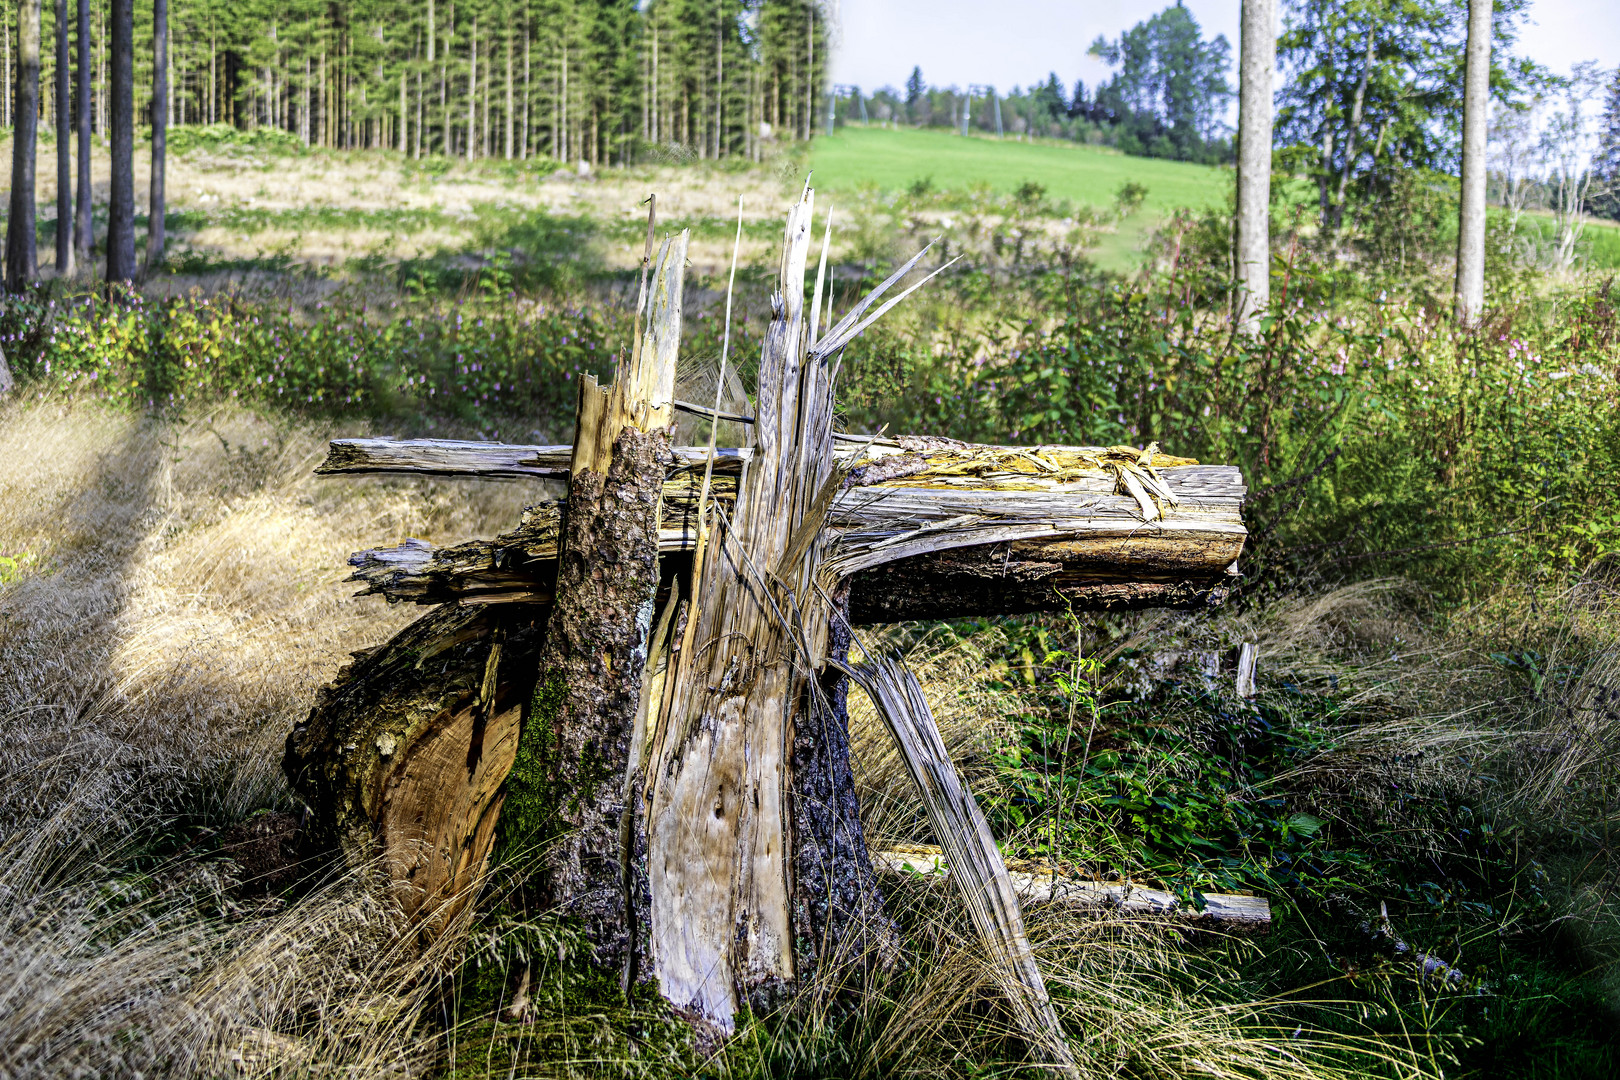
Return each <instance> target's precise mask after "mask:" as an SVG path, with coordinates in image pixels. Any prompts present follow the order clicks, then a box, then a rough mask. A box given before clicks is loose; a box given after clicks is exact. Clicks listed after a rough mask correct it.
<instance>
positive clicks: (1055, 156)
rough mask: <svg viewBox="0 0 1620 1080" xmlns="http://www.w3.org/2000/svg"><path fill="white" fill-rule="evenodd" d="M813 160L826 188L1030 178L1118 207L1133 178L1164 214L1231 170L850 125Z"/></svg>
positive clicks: (1150, 206)
mask: <svg viewBox="0 0 1620 1080" xmlns="http://www.w3.org/2000/svg"><path fill="white" fill-rule="evenodd" d="M811 162H812V165H813V167H814V168H815V186H816V187H817V188H818V189H820V190H823V191H827V190H831V191H840V190H851V189H854V188H856V187H859V186H860V185H861V184H876V185H877V186H878V187H880V188H885V189H890V190H893V189H899V188H904V187H907V186H909V185H910V184H912V183H913V182H914V181H917V180H921V179H928V178H931V179H932V180H933V184H934V187H935V188H940V189H945V190H963V189H966V188H967V187H969V186H970V185H972V184H975V183H987V184H989V185H990V186H991V188H993V189H994V190H996V191H998V192H1001V193H1004V194H1005V193H1008V192H1011V191H1013V190H1014V189H1016V188H1017V187H1018V185H1019V184H1021V183H1023V182H1024V181H1026V180H1033V181H1034V182H1035V183H1037V184H1044V185H1045V186H1046V193H1047V195H1048V196H1049V197H1050V198H1053V199H1069V200H1072V201H1074V202H1077V203H1089V204H1090V205H1092V206H1097V207H1107V206H1111V205H1113V202H1114V193H1115V192H1117V191H1118V190H1119V188H1120V185H1122V184H1124V183H1126V182H1127V181H1131V180H1134V181H1136V182H1137V183H1138V184H1141V185H1142V186H1143V187H1145V188H1147V189H1148V194H1147V200H1146V201H1145V202H1144V203H1143V206H1144V208H1145V209H1147V210H1154V211H1159V212H1161V213H1162V212H1164V211H1166V210H1173V209H1175V208H1176V207H1179V206H1192V207H1202V206H1208V205H1211V204H1214V203H1219V202H1220V201H1221V200H1222V199H1224V198H1225V197H1226V186H1227V184H1229V183H1230V176H1231V174H1230V173H1229V172H1227V171H1226V170H1223V169H1214V168H1210V167H1208V166H1205V165H1189V164H1187V163H1185V162H1180V161H1161V160H1159V159H1157V158H1139V157H1127V156H1125V155H1124V154H1121V153H1118V152H1117V151H1114V150H1109V149H1106V148H1103V147H1096V146H1073V145H1065V144H1062V143H1055V142H1038V143H1027V142H1017V141H1015V140H1014V139H1011V138H1006V139H1000V140H997V139H992V138H985V137H982V136H968V137H967V138H963V137H962V136H960V135H952V134H949V133H947V132H943V131H935V130H916V129H912V128H875V127H868V128H860V127H853V126H851V127H847V128H845V129H844V130H842V131H840V132H839V133H838V134H836V135H832V136H825V135H824V136H820V137H818V138H817V139H816V143H815V150H814V151H813V153H812V157H811Z"/></svg>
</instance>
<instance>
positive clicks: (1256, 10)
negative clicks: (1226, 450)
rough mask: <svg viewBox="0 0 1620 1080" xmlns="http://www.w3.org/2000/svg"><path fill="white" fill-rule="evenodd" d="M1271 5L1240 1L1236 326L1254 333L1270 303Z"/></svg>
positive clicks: (1266, 0) (1273, 64)
mask: <svg viewBox="0 0 1620 1080" xmlns="http://www.w3.org/2000/svg"><path fill="white" fill-rule="evenodd" d="M1275 22H1276V9H1275V0H1243V24H1242V38H1241V40H1240V44H1239V48H1240V49H1241V55H1240V56H1239V58H1238V63H1239V65H1240V68H1241V70H1240V72H1239V76H1238V148H1237V156H1238V162H1237V185H1238V192H1237V250H1236V252H1235V257H1234V262H1235V263H1236V264H1237V265H1236V269H1237V284H1238V297H1237V322H1238V325H1239V326H1240V327H1241V328H1242V329H1243V331H1244V333H1247V334H1250V335H1253V334H1256V333H1258V332H1259V330H1260V315H1261V313H1263V312H1264V311H1265V310H1266V308H1267V307H1269V306H1270V304H1271V119H1272V98H1271V78H1272V73H1273V72H1274V71H1275V70H1276V67H1277V35H1276V30H1275Z"/></svg>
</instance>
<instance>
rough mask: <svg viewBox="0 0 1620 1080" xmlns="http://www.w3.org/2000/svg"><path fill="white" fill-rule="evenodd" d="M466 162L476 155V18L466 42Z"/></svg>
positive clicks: (475, 17)
mask: <svg viewBox="0 0 1620 1080" xmlns="http://www.w3.org/2000/svg"><path fill="white" fill-rule="evenodd" d="M466 149H467V155H466V156H467V160H468V161H471V160H472V159H473V157H474V156H476V155H477V153H478V16H476V15H474V16H473V24H472V37H471V38H469V39H468V41H467V147H466Z"/></svg>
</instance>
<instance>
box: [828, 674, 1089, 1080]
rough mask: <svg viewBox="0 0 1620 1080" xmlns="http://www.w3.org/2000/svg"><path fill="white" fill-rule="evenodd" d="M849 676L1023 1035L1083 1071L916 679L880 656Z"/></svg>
mask: <svg viewBox="0 0 1620 1080" xmlns="http://www.w3.org/2000/svg"><path fill="white" fill-rule="evenodd" d="M849 675H850V677H851V678H852V679H854V680H855V682H856V683H858V684H859V685H860V687H861V689H862V690H865V691H866V692H867V694H868V695H870V696H871V698H872V704H873V705H875V706H877V711H878V715H879V716H881V717H882V718H883V723H884V725H885V726H886V727H887V728H888V729H889V733H890V734H891V735H893V736H894V741H895V743H896V744H898V746H899V747H900V755H901V757H902V758H904V759H905V763H906V771H908V772H909V773H910V774H911V779H912V781H913V782H914V783H915V784H916V785H917V791H918V793H919V794H921V796H922V804H923V810H924V811H925V812H926V813H927V815H928V824H929V825H930V826H932V827H933V830H934V835H935V836H937V837H939V841H940V846H941V847H943V848H944V849H945V853H946V858H947V859H948V860H949V861H950V866H951V880H953V881H954V882H956V885H957V887H958V889H959V891H960V892H961V894H962V899H963V901H964V902H965V903H966V904H967V909H968V912H969V914H971V915H972V916H973V923H974V925H975V926H976V927H977V928H978V931H979V937H980V939H981V940H982V941H983V942H984V944H985V946H986V947H987V948H988V949H989V951H990V959H991V962H992V963H993V964H994V966H995V969H996V972H997V974H998V977H999V980H1000V982H1001V988H1002V991H1003V993H1005V994H1006V995H1007V1000H1008V1001H1009V1002H1011V1003H1012V1006H1013V1013H1014V1015H1015V1016H1017V1017H1018V1021H1019V1024H1020V1026H1022V1027H1023V1029H1024V1033H1025V1034H1026V1035H1028V1036H1029V1037H1030V1039H1031V1040H1032V1041H1033V1042H1034V1044H1035V1045H1036V1046H1037V1047H1039V1048H1040V1049H1041V1050H1042V1051H1043V1052H1044V1053H1045V1054H1046V1055H1047V1057H1048V1059H1049V1060H1050V1062H1051V1064H1053V1065H1055V1066H1057V1067H1058V1068H1059V1069H1060V1070H1062V1071H1063V1072H1065V1073H1068V1074H1072V1075H1078V1074H1079V1073H1078V1070H1077V1069H1076V1068H1075V1065H1074V1058H1073V1057H1072V1056H1071V1055H1070V1053H1069V1044H1068V1041H1067V1040H1066V1039H1065V1038H1064V1036H1063V1024H1062V1023H1061V1022H1060V1021H1059V1020H1058V1015H1057V1010H1056V1009H1054V1008H1053V1007H1052V999H1051V998H1050V997H1049V996H1047V993H1046V982H1045V980H1043V979H1042V978H1041V969H1040V967H1039V966H1037V965H1036V963H1035V952H1034V950H1033V949H1031V948H1030V944H1029V935H1028V934H1026V933H1025V932H1024V915H1023V912H1022V910H1021V909H1020V908H1019V905H1018V890H1017V889H1015V888H1014V887H1013V883H1012V879H1011V878H1010V877H1009V876H1008V874H1007V864H1006V863H1005V862H1004V861H1002V858H1001V850H1000V849H999V848H997V847H996V838H995V836H994V835H992V834H991V832H990V823H989V822H988V821H986V820H985V819H984V813H983V812H982V811H981V810H980V809H979V804H978V803H976V802H974V801H973V795H972V794H971V793H970V792H969V791H968V790H967V787H966V785H964V784H963V783H962V779H961V777H959V776H957V775H956V768H955V766H953V765H952V764H951V756H950V753H949V751H947V750H946V749H945V743H944V740H942V739H941V738H940V737H939V728H938V727H937V726H936V725H935V724H934V715H933V713H932V712H930V711H929V709H928V699H927V698H925V697H924V696H923V691H922V686H921V685H920V684H918V682H917V676H916V675H914V674H912V672H911V671H910V669H908V668H907V667H906V666H905V665H904V664H902V663H900V662H898V661H897V660H891V659H888V658H886V657H874V658H872V659H870V660H868V661H867V662H866V663H864V664H859V665H856V666H855V667H852V668H850V669H849Z"/></svg>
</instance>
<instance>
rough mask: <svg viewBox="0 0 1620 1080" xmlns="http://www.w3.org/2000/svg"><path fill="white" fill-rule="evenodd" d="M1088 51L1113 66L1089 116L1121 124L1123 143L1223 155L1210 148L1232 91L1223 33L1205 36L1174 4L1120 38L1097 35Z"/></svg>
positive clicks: (1137, 148) (1155, 151) (1188, 156)
mask: <svg viewBox="0 0 1620 1080" xmlns="http://www.w3.org/2000/svg"><path fill="white" fill-rule="evenodd" d="M1090 52H1091V55H1093V56H1097V57H1100V58H1102V59H1103V60H1104V61H1106V62H1107V63H1108V64H1109V65H1110V66H1111V67H1115V68H1117V69H1118V70H1117V71H1116V72H1115V73H1114V77H1113V78H1112V79H1110V80H1108V81H1107V82H1105V83H1103V84H1102V85H1101V86H1099V87H1098V88H1097V96H1096V102H1095V105H1094V110H1095V112H1094V114H1093V115H1094V117H1095V118H1097V119H1100V120H1103V121H1105V122H1109V123H1112V124H1114V125H1116V126H1117V127H1118V128H1119V129H1120V134H1119V147H1120V149H1122V150H1124V151H1125V152H1126V153H1138V154H1149V155H1151V156H1153V157H1173V158H1181V159H1184V160H1200V159H1204V158H1206V157H1211V156H1220V155H1219V154H1212V153H1211V147H1212V144H1213V143H1215V141H1216V139H1217V138H1218V136H1219V134H1220V129H1221V127H1222V124H1221V122H1220V114H1221V110H1222V109H1223V107H1224V106H1225V103H1226V99H1227V98H1229V97H1230V96H1231V94H1232V89H1231V87H1230V86H1228V85H1227V83H1226V73H1227V70H1228V69H1229V68H1230V67H1231V64H1232V47H1231V45H1229V44H1228V43H1227V40H1226V38H1225V36H1224V35H1219V34H1218V35H1216V36H1215V38H1214V40H1212V41H1205V40H1204V34H1203V30H1202V28H1201V27H1200V26H1199V25H1198V20H1197V19H1194V18H1193V16H1192V13H1191V12H1190V11H1188V10H1187V9H1186V8H1185V7H1182V6H1181V4H1179V3H1177V4H1175V5H1174V6H1172V7H1168V8H1165V9H1164V10H1163V11H1161V12H1159V14H1157V15H1155V16H1153V17H1152V18H1151V19H1147V20H1146V21H1144V22H1139V23H1137V24H1136V25H1135V26H1133V27H1131V28H1130V29H1129V30H1127V31H1125V32H1124V33H1123V34H1121V35H1120V36H1119V39H1118V40H1117V41H1108V40H1107V39H1105V38H1102V37H1099V38H1098V39H1097V40H1096V41H1095V42H1093V43H1092V46H1091V49H1090Z"/></svg>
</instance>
